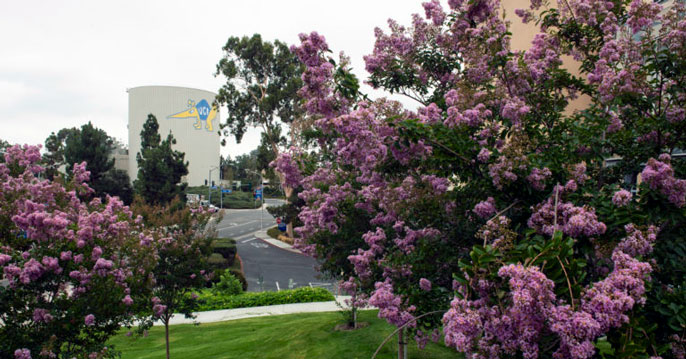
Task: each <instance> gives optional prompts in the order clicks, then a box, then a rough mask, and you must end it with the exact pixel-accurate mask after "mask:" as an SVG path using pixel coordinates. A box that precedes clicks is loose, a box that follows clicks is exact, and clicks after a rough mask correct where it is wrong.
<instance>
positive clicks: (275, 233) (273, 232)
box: [267, 227, 281, 239]
mask: <svg viewBox="0 0 686 359" xmlns="http://www.w3.org/2000/svg"><path fill="white" fill-rule="evenodd" d="M267 234H268V235H269V236H270V237H272V238H274V239H279V235H281V231H280V230H279V229H278V228H276V227H272V228H269V229H268V230H267Z"/></svg>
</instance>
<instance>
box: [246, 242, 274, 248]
mask: <svg viewBox="0 0 686 359" xmlns="http://www.w3.org/2000/svg"><path fill="white" fill-rule="evenodd" d="M250 245H251V246H253V247H255V248H267V247H269V245H268V244H265V243H260V242H252V243H250Z"/></svg>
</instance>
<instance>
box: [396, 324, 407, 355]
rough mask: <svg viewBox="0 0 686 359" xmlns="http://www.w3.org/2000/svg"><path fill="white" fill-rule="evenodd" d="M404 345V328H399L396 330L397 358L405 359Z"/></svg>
mask: <svg viewBox="0 0 686 359" xmlns="http://www.w3.org/2000/svg"><path fill="white" fill-rule="evenodd" d="M406 349H407V348H406V347H405V329H400V331H398V359H406V358H407V356H406V355H405V351H406Z"/></svg>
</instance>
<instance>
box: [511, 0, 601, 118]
mask: <svg viewBox="0 0 686 359" xmlns="http://www.w3.org/2000/svg"><path fill="white" fill-rule="evenodd" d="M549 3H550V4H551V6H554V5H555V4H556V3H557V2H556V1H555V0H552V1H550V2H549ZM530 5H531V0H506V1H502V2H501V6H502V8H503V11H505V19H507V20H508V21H509V22H510V32H511V33H512V40H511V42H510V45H511V47H512V51H526V50H527V49H528V48H529V47H531V41H533V39H534V36H535V35H536V34H538V33H539V32H541V30H540V28H539V26H537V25H536V23H535V22H534V21H531V22H529V23H527V24H525V23H523V22H522V19H521V18H520V17H519V16H517V14H515V10H516V9H528V8H529V6H530ZM579 65H580V63H579V62H578V61H576V60H574V59H573V58H572V57H571V56H567V55H564V56H562V67H563V68H565V69H566V70H567V71H569V73H571V74H572V75H574V76H579V75H580V74H581V72H580V71H579ZM590 103H591V99H590V97H588V96H586V95H582V96H579V97H577V98H576V99H574V100H572V101H570V103H569V105H567V110H566V112H568V113H571V112H572V111H574V110H581V109H584V108H586V107H588V105H590Z"/></svg>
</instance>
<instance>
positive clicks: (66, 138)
mask: <svg viewBox="0 0 686 359" xmlns="http://www.w3.org/2000/svg"><path fill="white" fill-rule="evenodd" d="M115 148H116V144H115V141H114V139H113V138H111V137H110V136H108V135H107V133H106V132H105V131H104V130H101V129H99V128H96V127H94V126H93V125H92V124H91V123H90V122H88V123H87V124H85V125H83V126H81V128H63V129H61V130H59V131H58V132H57V133H54V132H52V133H51V134H50V136H48V138H47V139H46V140H45V149H46V150H47V153H46V154H45V156H44V157H43V161H44V162H45V167H46V171H45V172H46V177H47V178H50V179H53V178H54V177H55V176H57V175H58V173H59V172H58V169H59V167H61V166H62V165H64V166H66V169H67V174H68V175H69V173H70V172H71V171H72V168H73V166H74V163H81V162H84V161H85V162H86V169H87V170H88V171H90V173H91V174H90V181H89V182H88V184H89V186H90V187H91V188H93V190H94V191H95V195H96V196H98V197H100V198H101V199H103V200H104V199H105V197H106V195H110V196H117V197H119V198H120V199H121V200H122V201H124V203H125V204H127V205H128V204H131V202H132V201H133V189H132V188H131V181H130V179H129V175H128V173H127V172H126V171H122V170H119V169H116V168H114V159H113V158H111V154H112V151H113V150H114V149H115Z"/></svg>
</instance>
